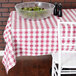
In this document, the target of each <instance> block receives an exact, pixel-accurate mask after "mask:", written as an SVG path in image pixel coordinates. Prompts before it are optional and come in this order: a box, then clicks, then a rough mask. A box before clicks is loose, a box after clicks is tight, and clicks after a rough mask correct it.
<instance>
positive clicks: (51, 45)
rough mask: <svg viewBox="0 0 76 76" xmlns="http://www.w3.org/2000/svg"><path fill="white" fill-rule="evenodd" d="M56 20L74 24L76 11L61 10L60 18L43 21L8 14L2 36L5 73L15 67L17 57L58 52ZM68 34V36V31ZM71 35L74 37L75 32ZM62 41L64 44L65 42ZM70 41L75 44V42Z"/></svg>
mask: <svg viewBox="0 0 76 76" xmlns="http://www.w3.org/2000/svg"><path fill="white" fill-rule="evenodd" d="M57 19H60V20H61V21H75V22H76V9H66V10H63V17H61V18H58V17H56V16H53V15H52V16H51V17H49V18H47V19H43V20H26V19H24V18H22V17H21V16H19V15H18V13H17V12H16V11H12V12H11V13H10V17H9V19H8V22H7V25H6V27H5V31H4V34H3V36H4V39H5V42H6V47H5V51H4V56H3V60H2V63H3V64H4V66H5V68H6V72H7V73H8V71H9V69H11V68H12V67H13V66H15V64H16V57H17V56H39V55H46V54H51V53H52V52H53V51H58V35H57V33H58V31H57ZM68 29H69V27H68ZM68 33H69V34H70V30H68ZM73 33H74V36H75V33H76V30H74V32H73ZM62 35H65V27H63V31H62ZM62 41H63V43H64V42H65V40H62ZM72 41H74V42H75V40H72ZM67 42H71V40H69V41H67ZM67 47H68V46H67ZM68 48H69V47H68ZM68 48H67V49H66V50H68ZM63 49H64V48H62V50H63ZM71 50H73V47H72V48H71Z"/></svg>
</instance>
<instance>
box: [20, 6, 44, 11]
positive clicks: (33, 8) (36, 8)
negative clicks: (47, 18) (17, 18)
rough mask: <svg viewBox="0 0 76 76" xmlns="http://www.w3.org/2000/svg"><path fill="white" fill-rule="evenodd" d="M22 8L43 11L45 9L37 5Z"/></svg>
mask: <svg viewBox="0 0 76 76" xmlns="http://www.w3.org/2000/svg"><path fill="white" fill-rule="evenodd" d="M21 10H23V11H43V10H45V9H44V8H40V7H38V6H36V7H22V8H21Z"/></svg>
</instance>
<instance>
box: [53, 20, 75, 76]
mask: <svg viewBox="0 0 76 76" xmlns="http://www.w3.org/2000/svg"><path fill="white" fill-rule="evenodd" d="M57 23H58V52H53V54H52V57H53V59H52V76H61V74H76V48H75V47H76V22H60V20H58V21H57Z"/></svg>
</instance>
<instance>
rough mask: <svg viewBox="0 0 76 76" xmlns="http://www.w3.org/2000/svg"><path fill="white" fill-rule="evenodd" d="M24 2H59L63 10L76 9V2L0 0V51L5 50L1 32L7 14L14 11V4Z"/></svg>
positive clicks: (65, 0)
mask: <svg viewBox="0 0 76 76" xmlns="http://www.w3.org/2000/svg"><path fill="white" fill-rule="evenodd" d="M26 1H45V2H52V3H54V2H61V3H62V5H63V8H76V0H0V50H4V48H5V42H4V39H3V31H4V28H5V25H6V23H7V19H8V17H9V13H10V12H11V11H13V10H15V8H14V6H15V4H17V3H20V2H26Z"/></svg>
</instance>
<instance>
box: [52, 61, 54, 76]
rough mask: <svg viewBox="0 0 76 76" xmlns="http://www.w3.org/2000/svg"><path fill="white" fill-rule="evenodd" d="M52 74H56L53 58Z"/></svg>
mask: <svg viewBox="0 0 76 76" xmlns="http://www.w3.org/2000/svg"><path fill="white" fill-rule="evenodd" d="M52 76H54V61H53V60H52Z"/></svg>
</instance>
